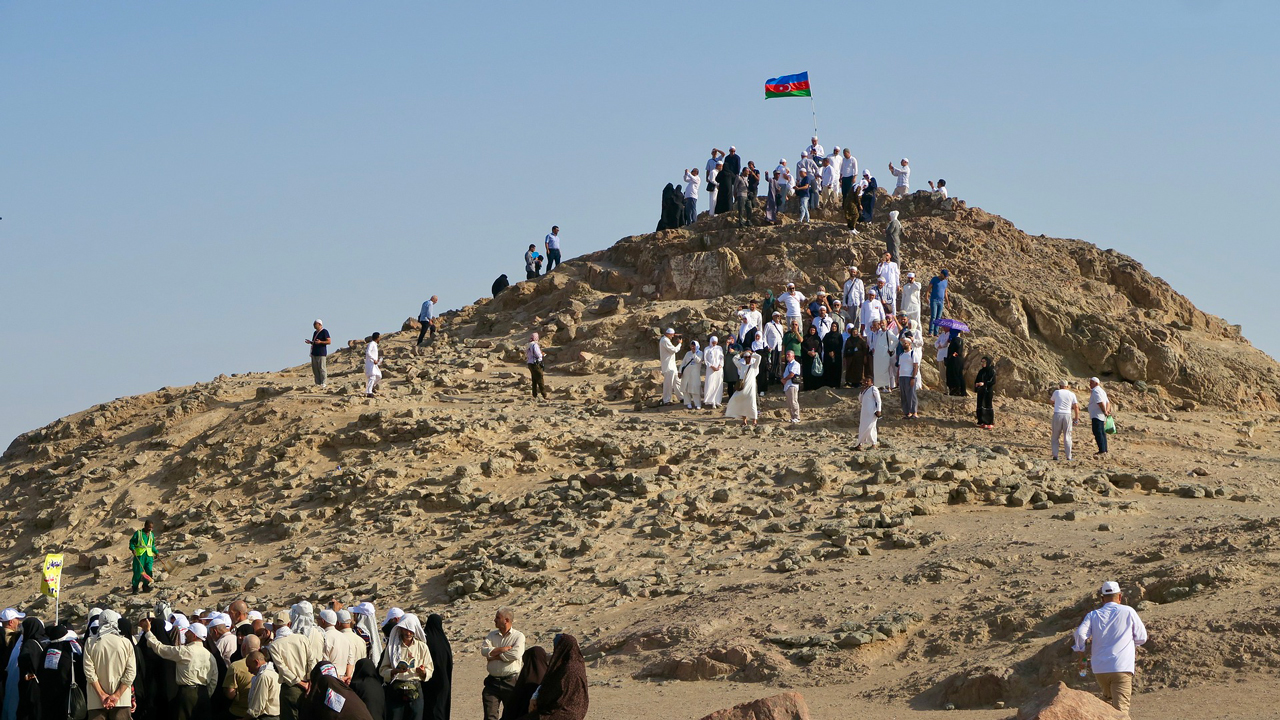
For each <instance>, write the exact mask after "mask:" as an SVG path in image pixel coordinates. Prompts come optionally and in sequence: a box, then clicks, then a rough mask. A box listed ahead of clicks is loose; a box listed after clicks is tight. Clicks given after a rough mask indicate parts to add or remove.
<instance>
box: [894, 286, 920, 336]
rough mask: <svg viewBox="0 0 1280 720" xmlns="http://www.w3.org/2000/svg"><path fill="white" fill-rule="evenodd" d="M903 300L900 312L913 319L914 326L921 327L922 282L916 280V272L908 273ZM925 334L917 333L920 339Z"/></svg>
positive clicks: (900, 303)
mask: <svg viewBox="0 0 1280 720" xmlns="http://www.w3.org/2000/svg"><path fill="white" fill-rule="evenodd" d="M901 296H902V300H901V301H900V302H899V303H898V312H900V313H902V314H903V315H906V316H907V317H908V318H910V319H911V325H912V327H916V328H918V327H920V283H918V282H916V274H915V273H913V272H909V273H907V281H906V282H905V283H903V284H902V291H901ZM922 337H923V335H917V336H916V338H917V339H920V338H922Z"/></svg>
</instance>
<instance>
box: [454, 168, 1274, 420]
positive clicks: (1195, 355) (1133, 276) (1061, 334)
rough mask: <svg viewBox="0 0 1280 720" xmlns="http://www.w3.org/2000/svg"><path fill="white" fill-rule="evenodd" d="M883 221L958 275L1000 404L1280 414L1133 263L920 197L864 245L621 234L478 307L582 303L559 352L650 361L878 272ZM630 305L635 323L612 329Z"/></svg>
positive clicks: (929, 266)
mask: <svg viewBox="0 0 1280 720" xmlns="http://www.w3.org/2000/svg"><path fill="white" fill-rule="evenodd" d="M889 210H899V211H900V212H901V220H902V222H903V227H904V240H903V246H902V254H903V262H902V270H903V272H904V273H905V272H907V271H915V272H916V274H917V278H918V279H919V281H920V282H921V284H922V285H923V286H924V289H925V292H926V293H927V291H928V281H929V278H931V277H933V276H934V275H935V274H937V273H938V272H939V271H940V270H941V269H943V268H946V269H948V270H950V271H951V273H952V285H951V293H952V294H951V299H950V303H949V306H948V308H947V314H948V315H949V316H951V317H955V318H958V319H961V320H964V321H965V322H967V323H968V324H969V325H970V326H971V327H972V328H973V333H972V335H971V337H970V338H969V346H968V363H967V367H966V375H967V376H968V378H969V379H970V381H972V379H973V377H974V375H976V374H977V370H978V368H979V367H980V365H981V358H982V357H983V356H984V355H990V356H991V357H992V358H993V359H995V361H996V363H997V365H998V368H999V370H1000V373H1001V380H1000V385H999V390H998V392H999V393H1000V394H1002V395H1011V396H1017V397H1025V398H1030V399H1036V400H1043V399H1044V398H1045V397H1047V395H1048V393H1049V392H1050V391H1051V390H1052V389H1053V387H1055V385H1056V382H1057V380H1058V379H1059V378H1063V377H1067V378H1077V379H1081V380H1082V379H1084V378H1087V377H1089V376H1092V375H1097V376H1099V377H1101V378H1102V379H1103V381H1104V383H1108V384H1109V385H1114V384H1122V385H1124V386H1125V388H1127V389H1128V390H1129V391H1130V393H1129V395H1130V397H1128V398H1125V399H1126V402H1125V407H1126V409H1128V410H1149V411H1161V410H1163V411H1168V410H1172V409H1176V408H1178V407H1179V406H1180V405H1181V404H1182V403H1183V402H1184V401H1191V402H1195V403H1200V404H1206V405H1214V406H1219V407H1233V408H1253V409H1276V408H1280V366H1278V365H1277V364H1276V362H1275V361H1274V360H1272V359H1271V358H1270V357H1268V356H1267V355H1265V354H1264V353H1262V352H1260V351H1258V350H1256V349H1254V348H1253V347H1252V346H1250V345H1249V343H1248V342H1246V341H1245V340H1244V339H1243V338H1242V337H1241V336H1240V332H1239V328H1238V327H1237V326H1233V325H1229V324H1227V323H1226V322H1225V321H1224V320H1222V319H1221V318H1217V317H1214V316H1212V315H1208V314H1206V313H1204V312H1201V311H1200V310H1198V309H1196V308H1195V306H1193V305H1192V304H1191V302H1190V301H1188V300H1187V299H1186V298H1185V297H1183V296H1181V295H1179V294H1178V293H1176V292H1175V291H1174V290H1173V289H1172V288H1171V287H1169V285H1168V283H1166V282H1164V281H1163V280H1161V279H1159V278H1157V277H1154V276H1152V275H1151V274H1150V273H1148V272H1147V271H1146V270H1145V269H1144V268H1143V267H1142V265H1141V264H1140V263H1139V262H1137V261H1136V260H1134V259H1133V258H1130V257H1127V256H1125V255H1122V254H1121V253H1119V252H1116V251H1115V250H1103V249H1100V248H1098V247H1096V246H1094V245H1091V244H1089V243H1086V242H1082V241H1078V240H1063V239H1057V238H1048V237H1044V236H1038V237H1033V236H1030V235H1027V234H1026V233H1024V232H1022V231H1020V230H1018V229H1017V228H1016V227H1014V226H1013V225H1012V224H1011V223H1009V222H1008V221H1007V220H1004V219H1003V218H1000V217H998V216H995V215H991V214H989V213H987V212H984V211H983V210H981V209H978V208H970V207H967V206H966V205H965V204H964V203H963V202H959V201H956V200H940V199H938V198H936V197H934V196H933V195H931V194H929V193H926V192H918V193H915V194H914V195H910V196H907V197H904V198H891V197H889V196H887V195H882V196H881V197H880V200H879V202H878V204H877V218H876V220H877V222H876V223H875V224H873V225H871V226H870V227H868V228H866V229H864V231H863V232H862V234H861V235H857V236H854V235H850V234H849V233H848V232H847V230H846V229H845V228H844V226H843V224H841V223H836V222H823V221H821V220H820V221H818V222H813V223H808V224H800V223H796V222H793V221H792V220H791V218H789V217H788V218H785V219H784V221H783V223H782V224H781V225H772V226H765V225H758V226H755V227H749V228H739V227H738V226H737V224H736V216H717V217H714V218H707V217H704V218H702V219H700V220H699V221H698V222H696V223H694V224H693V225H689V226H685V227H683V228H679V229H675V230H664V231H661V232H657V233H652V234H649V235H637V236H632V237H627V238H623V239H622V240H620V241H618V242H617V243H616V244H615V245H613V246H612V247H610V248H608V249H607V250H601V251H599V252H595V253H591V254H589V255H586V256H583V257H581V258H576V259H575V260H573V261H571V262H570V263H568V264H567V265H565V266H564V270H563V271H557V272H556V273H553V274H552V275H550V276H546V277H543V278H541V279H539V280H538V281H536V282H524V283H517V284H516V285H513V286H512V287H511V289H510V290H508V291H507V292H504V293H503V294H502V295H501V296H500V297H499V298H498V299H496V300H494V301H493V302H491V303H488V304H487V305H484V306H481V307H480V308H479V309H478V310H477V312H476V313H475V318H476V328H477V332H478V333H484V334H487V335H492V334H502V333H503V332H504V331H505V329H506V326H505V325H504V322H503V320H504V319H506V320H511V321H518V323H513V325H514V324H520V325H521V326H522V327H527V325H528V322H527V321H528V320H529V319H531V318H534V317H538V318H542V319H544V321H545V319H546V318H551V317H553V316H555V315H556V313H558V312H559V311H560V309H561V307H562V306H563V305H564V304H565V303H567V302H569V301H574V302H579V303H583V304H585V305H586V306H587V307H589V308H591V312H590V313H588V315H587V316H586V317H587V319H586V320H585V321H583V322H582V324H581V325H579V324H578V323H575V326H574V327H573V329H568V328H566V327H565V323H563V322H561V321H558V320H557V321H556V322H555V323H554V324H555V328H554V330H551V332H552V334H553V336H554V337H553V338H552V340H553V344H555V345H564V346H566V347H567V348H568V349H569V350H570V351H571V352H572V351H576V350H588V351H590V352H598V353H601V354H603V355H606V356H611V357H622V356H627V355H634V354H639V355H641V356H642V357H644V358H646V359H647V358H648V357H649V356H650V355H652V353H651V349H652V343H653V342H655V341H656V337H655V336H654V334H653V333H654V329H655V328H657V327H658V326H664V325H678V324H680V323H681V322H682V321H688V322H689V324H685V325H682V326H681V329H682V330H683V331H685V332H686V334H687V335H688V336H689V337H691V338H698V339H700V340H703V341H705V339H706V337H705V336H706V335H707V334H709V333H711V332H717V331H718V332H719V333H720V334H724V333H725V332H726V331H728V330H729V329H731V328H732V327H734V326H735V325H736V321H735V318H734V316H733V311H734V310H735V309H736V308H737V306H738V305H739V304H741V303H742V302H744V301H745V300H746V299H748V298H751V297H755V298H758V299H763V298H764V297H766V296H767V295H768V294H770V293H773V294H778V293H780V292H782V290H783V287H784V286H785V284H786V283H787V282H795V283H796V284H797V286H798V287H800V288H801V289H802V291H803V292H805V293H806V294H807V295H812V294H813V293H814V292H815V291H816V290H817V289H818V287H819V286H823V287H825V288H826V289H827V290H828V292H836V293H838V291H839V290H840V288H841V286H842V284H843V281H844V278H845V266H847V265H850V264H854V265H857V266H858V267H859V268H860V269H861V271H862V274H863V276H864V277H872V276H874V273H875V267H876V263H877V262H878V259H879V256H880V254H881V253H882V252H883V242H882V241H881V240H880V238H881V236H882V234H883V232H882V228H881V227H880V222H882V217H883V214H887V212H888V211H889ZM819 217H820V218H821V217H822V214H821V213H820V214H819ZM832 219H836V218H834V217H833V218H832ZM624 307H625V309H626V317H627V322H625V323H618V322H617V319H618V318H619V317H620V316H621V313H622V308H624ZM925 310H926V312H927V307H926V308H925ZM691 313H692V314H693V315H694V316H693V317H690V314H691ZM681 314H683V315H684V317H681ZM469 315H470V311H468V313H467V316H468V317H469ZM598 319H612V320H614V321H615V322H614V323H613V324H610V325H601V324H599V323H595V322H594V321H596V320H598ZM698 320H701V322H697V321H698ZM593 323H594V324H593ZM545 337H546V336H545V335H544V339H545ZM575 342H577V343H580V345H575V344H574V343H575ZM1112 394H1113V396H1114V395H1115V393H1114V392H1113V393H1112ZM1113 399H1114V397H1113Z"/></svg>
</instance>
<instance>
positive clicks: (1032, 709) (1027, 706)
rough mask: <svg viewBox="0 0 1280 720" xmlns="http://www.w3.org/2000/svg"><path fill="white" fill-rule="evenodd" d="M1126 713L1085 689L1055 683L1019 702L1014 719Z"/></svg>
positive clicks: (1091, 719) (1112, 718)
mask: <svg viewBox="0 0 1280 720" xmlns="http://www.w3.org/2000/svg"><path fill="white" fill-rule="evenodd" d="M1127 717H1128V716H1127V715H1125V714H1124V713H1122V712H1120V711H1119V710H1116V709H1115V708H1113V707H1111V706H1110V705H1108V704H1107V703H1105V702H1103V701H1102V700H1099V699H1098V698H1097V697H1094V696H1093V695H1091V694H1089V693H1087V692H1081V691H1079V690H1072V689H1071V688H1069V687H1067V686H1066V684H1065V683H1058V684H1057V685H1054V686H1051V687H1047V688H1045V689H1043V690H1041V691H1040V692H1038V693H1036V694H1035V695H1033V696H1032V697H1031V699H1030V700H1028V701H1026V702H1025V703H1023V704H1022V707H1020V708H1018V715H1017V720H1126V718H1127Z"/></svg>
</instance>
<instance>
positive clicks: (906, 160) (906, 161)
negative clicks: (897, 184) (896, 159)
mask: <svg viewBox="0 0 1280 720" xmlns="http://www.w3.org/2000/svg"><path fill="white" fill-rule="evenodd" d="M902 162H904V163H906V164H908V165H910V164H911V161H910V160H908V159H906V158H902Z"/></svg>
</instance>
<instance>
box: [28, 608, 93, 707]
mask: <svg viewBox="0 0 1280 720" xmlns="http://www.w3.org/2000/svg"><path fill="white" fill-rule="evenodd" d="M46 634H47V635H48V638H49V641H48V643H47V644H46V646H45V655H44V658H43V660H42V661H41V663H40V667H39V669H38V670H36V680H38V681H39V685H40V706H41V709H42V710H43V713H44V716H43V718H40V719H38V720H66V718H67V707H68V703H69V702H70V699H71V697H70V694H71V680H72V678H73V677H74V678H75V682H76V684H77V685H79V686H80V688H81V689H82V690H81V691H82V692H83V688H84V665H83V662H82V660H81V654H82V649H81V647H80V643H78V642H77V641H76V640H75V639H74V638H73V636H72V635H70V634H69V633H68V630H67V627H66V626H65V625H54V626H53V627H51V628H49V630H48V631H47V633H46ZM54 653H58V655H57V660H56V662H55V663H54V664H55V666H54V667H48V666H47V665H48V663H50V662H53V661H54Z"/></svg>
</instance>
